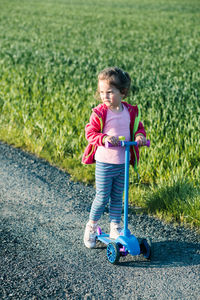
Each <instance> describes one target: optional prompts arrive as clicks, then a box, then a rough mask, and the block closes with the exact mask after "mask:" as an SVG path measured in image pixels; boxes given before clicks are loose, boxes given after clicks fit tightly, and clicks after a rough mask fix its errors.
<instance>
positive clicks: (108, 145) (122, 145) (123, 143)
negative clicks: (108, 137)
mask: <svg viewBox="0 0 200 300" xmlns="http://www.w3.org/2000/svg"><path fill="white" fill-rule="evenodd" d="M137 144H138V143H137V142H126V141H118V145H117V146H114V145H113V144H111V143H110V142H105V148H112V147H124V146H126V145H129V146H137ZM144 146H146V147H150V140H147V142H146V144H145V145H144Z"/></svg>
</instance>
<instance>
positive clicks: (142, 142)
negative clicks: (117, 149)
mask: <svg viewBox="0 0 200 300" xmlns="http://www.w3.org/2000/svg"><path fill="white" fill-rule="evenodd" d="M135 141H136V142H137V143H138V147H141V146H145V145H146V143H147V140H146V138H145V137H144V136H143V135H137V136H136V138H135Z"/></svg>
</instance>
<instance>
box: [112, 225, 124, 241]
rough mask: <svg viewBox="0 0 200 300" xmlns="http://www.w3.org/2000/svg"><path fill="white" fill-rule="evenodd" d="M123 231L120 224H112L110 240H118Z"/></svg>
mask: <svg viewBox="0 0 200 300" xmlns="http://www.w3.org/2000/svg"><path fill="white" fill-rule="evenodd" d="M122 234H123V233H122V229H121V226H120V224H118V223H113V222H111V223H110V238H111V239H116V238H118V236H120V235H122Z"/></svg>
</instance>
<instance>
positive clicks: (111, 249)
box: [107, 242, 120, 264]
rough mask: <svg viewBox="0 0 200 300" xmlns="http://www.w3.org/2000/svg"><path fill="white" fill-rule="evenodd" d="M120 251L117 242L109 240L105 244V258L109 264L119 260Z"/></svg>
mask: <svg viewBox="0 0 200 300" xmlns="http://www.w3.org/2000/svg"><path fill="white" fill-rule="evenodd" d="M119 257H120V252H119V246H118V244H116V243H114V242H111V243H109V244H108V246H107V258H108V261H109V262H110V263H111V264H116V263H117V262H118V261H119Z"/></svg>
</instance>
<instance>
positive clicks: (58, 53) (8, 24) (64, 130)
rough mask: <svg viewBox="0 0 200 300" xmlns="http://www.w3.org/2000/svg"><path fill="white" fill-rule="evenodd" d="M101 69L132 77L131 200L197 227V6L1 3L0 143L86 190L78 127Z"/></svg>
mask: <svg viewBox="0 0 200 300" xmlns="http://www.w3.org/2000/svg"><path fill="white" fill-rule="evenodd" d="M107 66H119V67H121V68H124V69H125V70H126V71H128V72H129V73H130V75H131V77H132V83H133V86H132V91H133V93H132V94H131V96H130V97H129V99H128V102H129V103H131V104H140V105H141V110H142V120H143V123H144V125H145V128H146V131H147V135H148V138H149V139H150V140H151V148H150V149H145V148H143V149H142V150H141V162H140V176H141V179H140V182H138V181H137V180H136V176H135V175H134V174H133V171H131V184H130V200H131V203H132V204H133V205H135V206H139V207H141V208H142V209H143V210H144V211H148V212H149V213H151V214H154V215H157V216H159V217H161V218H165V219H166V220H169V221H171V220H173V221H178V222H182V223H185V224H190V225H191V226H197V227H199V226H200V191H199V184H200V133H199V128H200V126H199V124H200V99H199V95H200V84H199V82H200V2H199V0H191V1H189V2H188V1H186V0H169V1H165V0H95V1H93V0H84V1H81V0H73V1H72V0H57V1H53V0H40V1H37V0H26V1H25V0H20V1H19V0H10V1H5V0H0V139H1V140H2V141H6V142H8V143H10V144H13V145H15V146H17V147H21V148H23V149H26V150H28V151H30V152H32V153H35V154H36V155H38V156H40V157H43V158H45V159H47V160H48V161H50V162H51V163H52V164H54V165H57V166H59V167H61V168H63V169H65V170H67V171H68V172H70V173H71V174H72V178H74V179H77V180H82V181H85V182H87V183H93V182H94V166H83V165H81V156H82V153H83V150H84V147H85V146H86V144H87V142H86V140H85V132H84V127H85V124H86V123H87V122H88V120H89V116H90V114H91V109H92V108H93V107H94V106H96V105H97V104H98V102H97V100H95V97H94V95H95V92H96V85H97V79H96V78H97V74H98V72H99V71H100V70H101V69H103V68H105V67H107Z"/></svg>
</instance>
